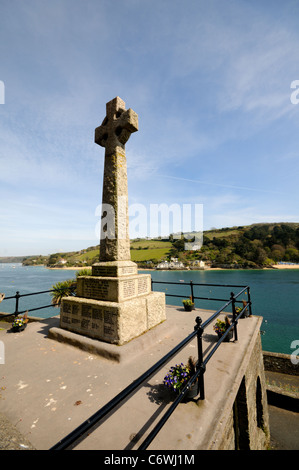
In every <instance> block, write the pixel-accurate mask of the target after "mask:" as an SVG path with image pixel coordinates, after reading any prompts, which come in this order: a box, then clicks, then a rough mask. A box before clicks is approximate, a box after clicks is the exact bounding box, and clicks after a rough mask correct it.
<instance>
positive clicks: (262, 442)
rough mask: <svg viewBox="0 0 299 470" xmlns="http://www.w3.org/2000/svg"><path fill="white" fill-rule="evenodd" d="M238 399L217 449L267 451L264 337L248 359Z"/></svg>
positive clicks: (258, 338)
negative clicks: (262, 341) (262, 346)
mask: <svg viewBox="0 0 299 470" xmlns="http://www.w3.org/2000/svg"><path fill="white" fill-rule="evenodd" d="M246 364H247V365H246V367H245V370H244V373H243V372H242V374H241V375H240V377H239V380H240V382H239V385H238V388H237V389H236V390H237V393H236V395H235V399H234V402H233V405H232V407H231V409H230V411H229V412H228V414H227V419H226V424H225V427H224V430H223V433H222V439H221V440H220V441H219V444H218V446H217V450H266V449H268V448H269V445H270V428H269V415H268V404H267V391H266V381H265V373H264V364H263V353H262V348H261V340H260V336H259V335H258V336H257V337H256V341H255V344H254V347H253V348H252V349H251V353H250V355H249V356H248V357H247V358H246Z"/></svg>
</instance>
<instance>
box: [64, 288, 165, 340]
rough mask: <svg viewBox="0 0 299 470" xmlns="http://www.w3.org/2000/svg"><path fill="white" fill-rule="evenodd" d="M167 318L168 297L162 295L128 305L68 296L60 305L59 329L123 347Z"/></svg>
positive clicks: (158, 293) (155, 294) (155, 293)
mask: <svg viewBox="0 0 299 470" xmlns="http://www.w3.org/2000/svg"><path fill="white" fill-rule="evenodd" d="M153 308H154V310H153ZM165 319H166V315H165V294H164V293H161V292H151V293H149V294H148V295H143V296H142V297H137V298H134V299H130V300H127V301H125V302H108V301H102V300H94V299H84V298H81V297H65V298H64V299H63V300H62V303H61V314H60V327H61V328H64V329H66V330H69V331H73V332H75V333H80V334H84V335H86V336H89V337H91V338H97V339H99V340H102V341H107V342H110V343H113V344H119V345H122V344H125V343H127V342H128V341H130V340H131V339H133V338H136V337H138V336H140V335H141V334H143V333H145V332H146V331H147V330H149V329H150V328H152V327H154V326H156V325H157V324H159V323H161V322H163V321H164V320H165Z"/></svg>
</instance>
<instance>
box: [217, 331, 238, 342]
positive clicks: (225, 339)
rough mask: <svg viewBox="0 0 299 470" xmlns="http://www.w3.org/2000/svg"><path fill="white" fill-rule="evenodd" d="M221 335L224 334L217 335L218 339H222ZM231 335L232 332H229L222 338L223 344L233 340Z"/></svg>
mask: <svg viewBox="0 0 299 470" xmlns="http://www.w3.org/2000/svg"><path fill="white" fill-rule="evenodd" d="M223 334H224V333H217V335H218V339H220V338H222V336H223ZM233 334H234V332H233V330H230V331H229V332H228V334H227V336H226V337H225V338H224V340H223V342H224V343H228V342H229V341H230V340H231V339H233Z"/></svg>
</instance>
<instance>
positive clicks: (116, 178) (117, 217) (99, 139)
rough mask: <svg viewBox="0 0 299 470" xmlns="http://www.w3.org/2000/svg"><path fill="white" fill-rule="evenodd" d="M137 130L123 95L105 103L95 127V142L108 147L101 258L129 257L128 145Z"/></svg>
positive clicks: (105, 166)
mask: <svg viewBox="0 0 299 470" xmlns="http://www.w3.org/2000/svg"><path fill="white" fill-rule="evenodd" d="M137 130H138V115H137V114H136V113H135V112H134V111H133V110H132V109H128V110H126V108H125V102H124V101H123V100H122V99H121V98H119V97H116V98H114V99H113V100H111V101H109V103H107V104H106V117H105V119H104V120H103V122H102V124H101V126H99V127H97V128H96V130H95V143H97V144H98V145H100V146H102V147H105V165H104V180H103V196H102V222H101V242H100V261H125V260H130V237H129V216H128V183H127V162H126V153H125V144H126V142H127V141H128V139H129V137H130V135H131V134H132V133H133V132H136V131H137Z"/></svg>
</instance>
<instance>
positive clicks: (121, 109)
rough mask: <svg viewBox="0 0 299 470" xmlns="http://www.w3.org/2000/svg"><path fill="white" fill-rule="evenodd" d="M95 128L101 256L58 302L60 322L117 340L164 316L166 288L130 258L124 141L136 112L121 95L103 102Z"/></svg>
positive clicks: (135, 122)
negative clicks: (100, 159) (100, 158)
mask: <svg viewBox="0 0 299 470" xmlns="http://www.w3.org/2000/svg"><path fill="white" fill-rule="evenodd" d="M106 108H107V115H106V117H105V119H104V121H103V123H102V125H101V126H99V127H98V128H97V129H96V130H95V142H96V143H97V144H99V145H101V146H102V147H105V166H104V180H103V196H102V221H101V240H100V257H99V262H98V263H95V264H94V265H93V266H92V275H91V276H80V277H78V279H77V296H76V297H65V298H64V299H63V300H62V303H61V313H60V326H61V328H64V329H66V330H69V331H73V332H75V333H79V334H83V335H85V336H89V337H91V338H97V339H99V340H102V341H106V342H109V343H114V344H118V345H122V344H125V343H126V342H128V341H130V340H131V339H133V338H136V337H138V336H140V335H141V334H143V333H145V332H146V331H148V330H149V329H151V328H153V327H154V326H156V325H158V324H159V323H161V322H163V321H164V320H165V319H166V316H165V294H164V293H161V292H152V291H151V276H150V275H149V274H138V270H137V265H136V263H133V262H132V261H131V259H130V238H129V217H128V188H127V164H126V154H125V143H126V142H127V140H128V139H129V137H130V135H131V133H132V132H136V131H137V130H138V116H137V114H136V113H135V112H134V111H133V110H132V109H128V110H126V109H125V103H124V101H123V100H121V99H120V98H119V97H116V98H114V99H113V100H112V101H110V102H109V103H107V105H106Z"/></svg>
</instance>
